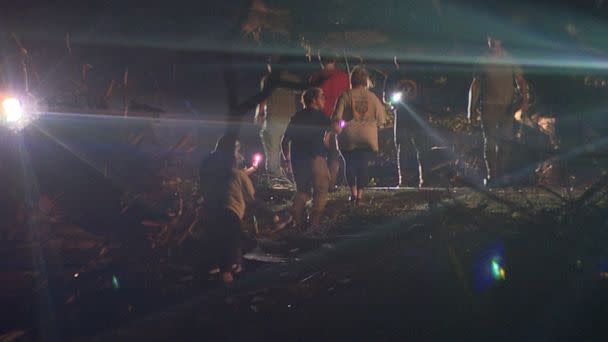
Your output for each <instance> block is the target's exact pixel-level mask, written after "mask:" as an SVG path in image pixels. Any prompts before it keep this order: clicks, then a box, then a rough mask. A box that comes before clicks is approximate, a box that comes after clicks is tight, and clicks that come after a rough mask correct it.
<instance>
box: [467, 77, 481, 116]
mask: <svg viewBox="0 0 608 342" xmlns="http://www.w3.org/2000/svg"><path fill="white" fill-rule="evenodd" d="M478 101H479V77H473V81H472V82H471V86H470V88H469V104H468V107H467V121H468V122H469V123H471V121H472V120H473V119H476V117H477V110H478V107H477V102H478Z"/></svg>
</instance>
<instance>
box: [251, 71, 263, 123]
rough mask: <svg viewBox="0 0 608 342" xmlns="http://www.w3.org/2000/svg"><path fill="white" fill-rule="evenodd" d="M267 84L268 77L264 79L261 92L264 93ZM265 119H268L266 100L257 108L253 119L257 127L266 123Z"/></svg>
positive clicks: (261, 83)
mask: <svg viewBox="0 0 608 342" xmlns="http://www.w3.org/2000/svg"><path fill="white" fill-rule="evenodd" d="M265 83H266V77H264V78H263V79H262V81H261V82H260V91H261V92H263V91H264V86H265ZM264 118H266V98H264V99H263V100H261V101H260V102H259V103H258V105H257V106H256V107H255V115H254V117H253V123H255V124H256V125H261V124H262V123H264Z"/></svg>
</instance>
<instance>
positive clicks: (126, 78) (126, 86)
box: [122, 68, 129, 116]
mask: <svg viewBox="0 0 608 342" xmlns="http://www.w3.org/2000/svg"><path fill="white" fill-rule="evenodd" d="M122 87H123V98H122V105H123V114H122V115H123V116H129V99H128V97H129V96H128V95H129V94H128V90H129V68H126V69H125V72H124V74H123V76H122Z"/></svg>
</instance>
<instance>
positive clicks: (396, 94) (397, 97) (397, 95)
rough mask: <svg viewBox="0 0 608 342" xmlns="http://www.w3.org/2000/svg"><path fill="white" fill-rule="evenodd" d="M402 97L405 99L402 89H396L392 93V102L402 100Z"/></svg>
mask: <svg viewBox="0 0 608 342" xmlns="http://www.w3.org/2000/svg"><path fill="white" fill-rule="evenodd" d="M402 99H403V92H401V91H396V92H394V93H392V94H391V103H398V102H401V100H402Z"/></svg>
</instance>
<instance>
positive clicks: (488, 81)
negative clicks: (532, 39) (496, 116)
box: [474, 53, 522, 104]
mask: <svg viewBox="0 0 608 342" xmlns="http://www.w3.org/2000/svg"><path fill="white" fill-rule="evenodd" d="M518 74H522V70H521V68H520V67H519V66H517V65H515V62H514V60H513V58H511V56H509V55H508V54H506V53H505V54H504V55H503V56H502V57H495V56H492V55H490V54H486V55H484V56H482V57H481V58H480V59H479V62H478V64H477V67H476V70H475V72H474V76H476V77H479V81H480V89H479V90H480V96H481V99H482V103H486V104H511V103H513V101H514V100H515V83H514V82H515V75H518Z"/></svg>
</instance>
